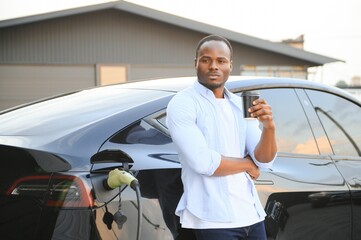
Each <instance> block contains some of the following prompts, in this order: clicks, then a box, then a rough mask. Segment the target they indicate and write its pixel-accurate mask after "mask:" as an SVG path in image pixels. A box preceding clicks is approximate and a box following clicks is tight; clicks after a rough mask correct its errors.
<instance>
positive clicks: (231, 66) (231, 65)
mask: <svg viewBox="0 0 361 240" xmlns="http://www.w3.org/2000/svg"><path fill="white" fill-rule="evenodd" d="M229 64H230V68H231V71H232V70H233V64H232V60H231V61H230V63H229Z"/></svg>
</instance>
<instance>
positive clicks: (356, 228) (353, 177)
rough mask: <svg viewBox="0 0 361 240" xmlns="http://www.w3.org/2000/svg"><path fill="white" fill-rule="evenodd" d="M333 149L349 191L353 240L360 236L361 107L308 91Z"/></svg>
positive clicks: (354, 103)
mask: <svg viewBox="0 0 361 240" xmlns="http://www.w3.org/2000/svg"><path fill="white" fill-rule="evenodd" d="M306 92H307V95H308V96H309V98H310V100H311V101H312V105H313V107H314V109H315V111H316V112H317V115H318V117H319V119H320V120H321V122H322V126H323V127H324V129H325V131H326V132H327V137H328V139H329V142H330V144H331V146H332V149H333V155H332V159H333V160H334V162H335V164H336V166H337V168H338V170H339V171H340V172H341V174H342V175H343V177H344V178H345V180H346V183H347V186H348V187H349V188H350V191H351V201H352V224H351V225H352V239H359V238H360V236H361V129H360V119H361V106H360V104H357V103H356V102H351V101H350V100H348V99H346V98H342V97H340V96H336V95H332V94H329V93H324V92H317V91H313V90H307V91H306Z"/></svg>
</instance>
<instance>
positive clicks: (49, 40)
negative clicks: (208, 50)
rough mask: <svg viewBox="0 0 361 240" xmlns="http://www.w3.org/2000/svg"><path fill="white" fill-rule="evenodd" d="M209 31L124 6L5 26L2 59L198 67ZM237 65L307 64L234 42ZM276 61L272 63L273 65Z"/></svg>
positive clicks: (0, 45) (1, 38) (0, 33)
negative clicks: (202, 42)
mask: <svg viewBox="0 0 361 240" xmlns="http://www.w3.org/2000/svg"><path fill="white" fill-rule="evenodd" d="M205 35H206V34H204V33H201V32H196V31H192V30H188V29H185V28H181V27H177V26H174V25H170V24H167V23H164V22H160V21H156V20H152V19H148V18H145V17H141V16H138V15H135V14H131V13H128V12H125V11H121V10H112V9H110V10H103V11H97V12H90V13H85V14H79V15H74V16H66V17H61V18H56V19H51V20H46V21H41V22H34V23H29V24H24V25H19V26H14V27H7V28H2V29H0V63H19V64H25V63H28V64H47V63H52V64H58V63H64V64H97V63H104V64H109V63H116V64H179V65H188V66H193V59H194V56H195V48H196V45H197V43H198V41H199V40H200V38H202V37H203V36H205ZM233 47H234V67H237V66H238V65H243V64H256V65H257V64H262V65H264V64H268V65H278V63H282V64H283V63H289V65H293V64H295V65H307V62H304V61H301V60H297V59H295V58H292V57H286V56H284V55H281V54H277V53H273V52H269V51H263V50H260V49H257V48H253V47H249V46H246V45H242V44H239V43H233ZM272 63H273V64H272Z"/></svg>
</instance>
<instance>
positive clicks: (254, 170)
mask: <svg viewBox="0 0 361 240" xmlns="http://www.w3.org/2000/svg"><path fill="white" fill-rule="evenodd" d="M244 159H245V160H247V161H249V162H250V163H251V164H250V168H249V170H247V173H248V175H249V176H250V177H251V178H252V179H253V180H256V179H257V178H258V177H259V175H260V171H259V168H258V167H257V165H256V164H254V162H253V160H252V158H251V157H250V156H249V155H247V156H246V157H245V158H244Z"/></svg>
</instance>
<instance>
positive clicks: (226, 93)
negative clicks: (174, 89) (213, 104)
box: [193, 79, 232, 99]
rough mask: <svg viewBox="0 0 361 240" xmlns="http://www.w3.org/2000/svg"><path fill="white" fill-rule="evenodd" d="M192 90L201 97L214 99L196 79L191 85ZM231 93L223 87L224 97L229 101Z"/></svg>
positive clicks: (209, 91) (210, 92) (211, 93)
mask: <svg viewBox="0 0 361 240" xmlns="http://www.w3.org/2000/svg"><path fill="white" fill-rule="evenodd" d="M193 86H194V88H195V89H196V90H197V91H198V92H199V93H200V94H201V95H203V96H206V97H207V98H215V96H214V93H213V92H212V91H211V90H209V89H208V88H206V87H205V86H203V85H202V84H200V83H199V81H198V79H197V80H196V81H195V82H194V84H193ZM231 96H232V95H231V92H230V91H229V90H228V89H227V88H226V87H224V97H225V98H228V99H230V98H231Z"/></svg>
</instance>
